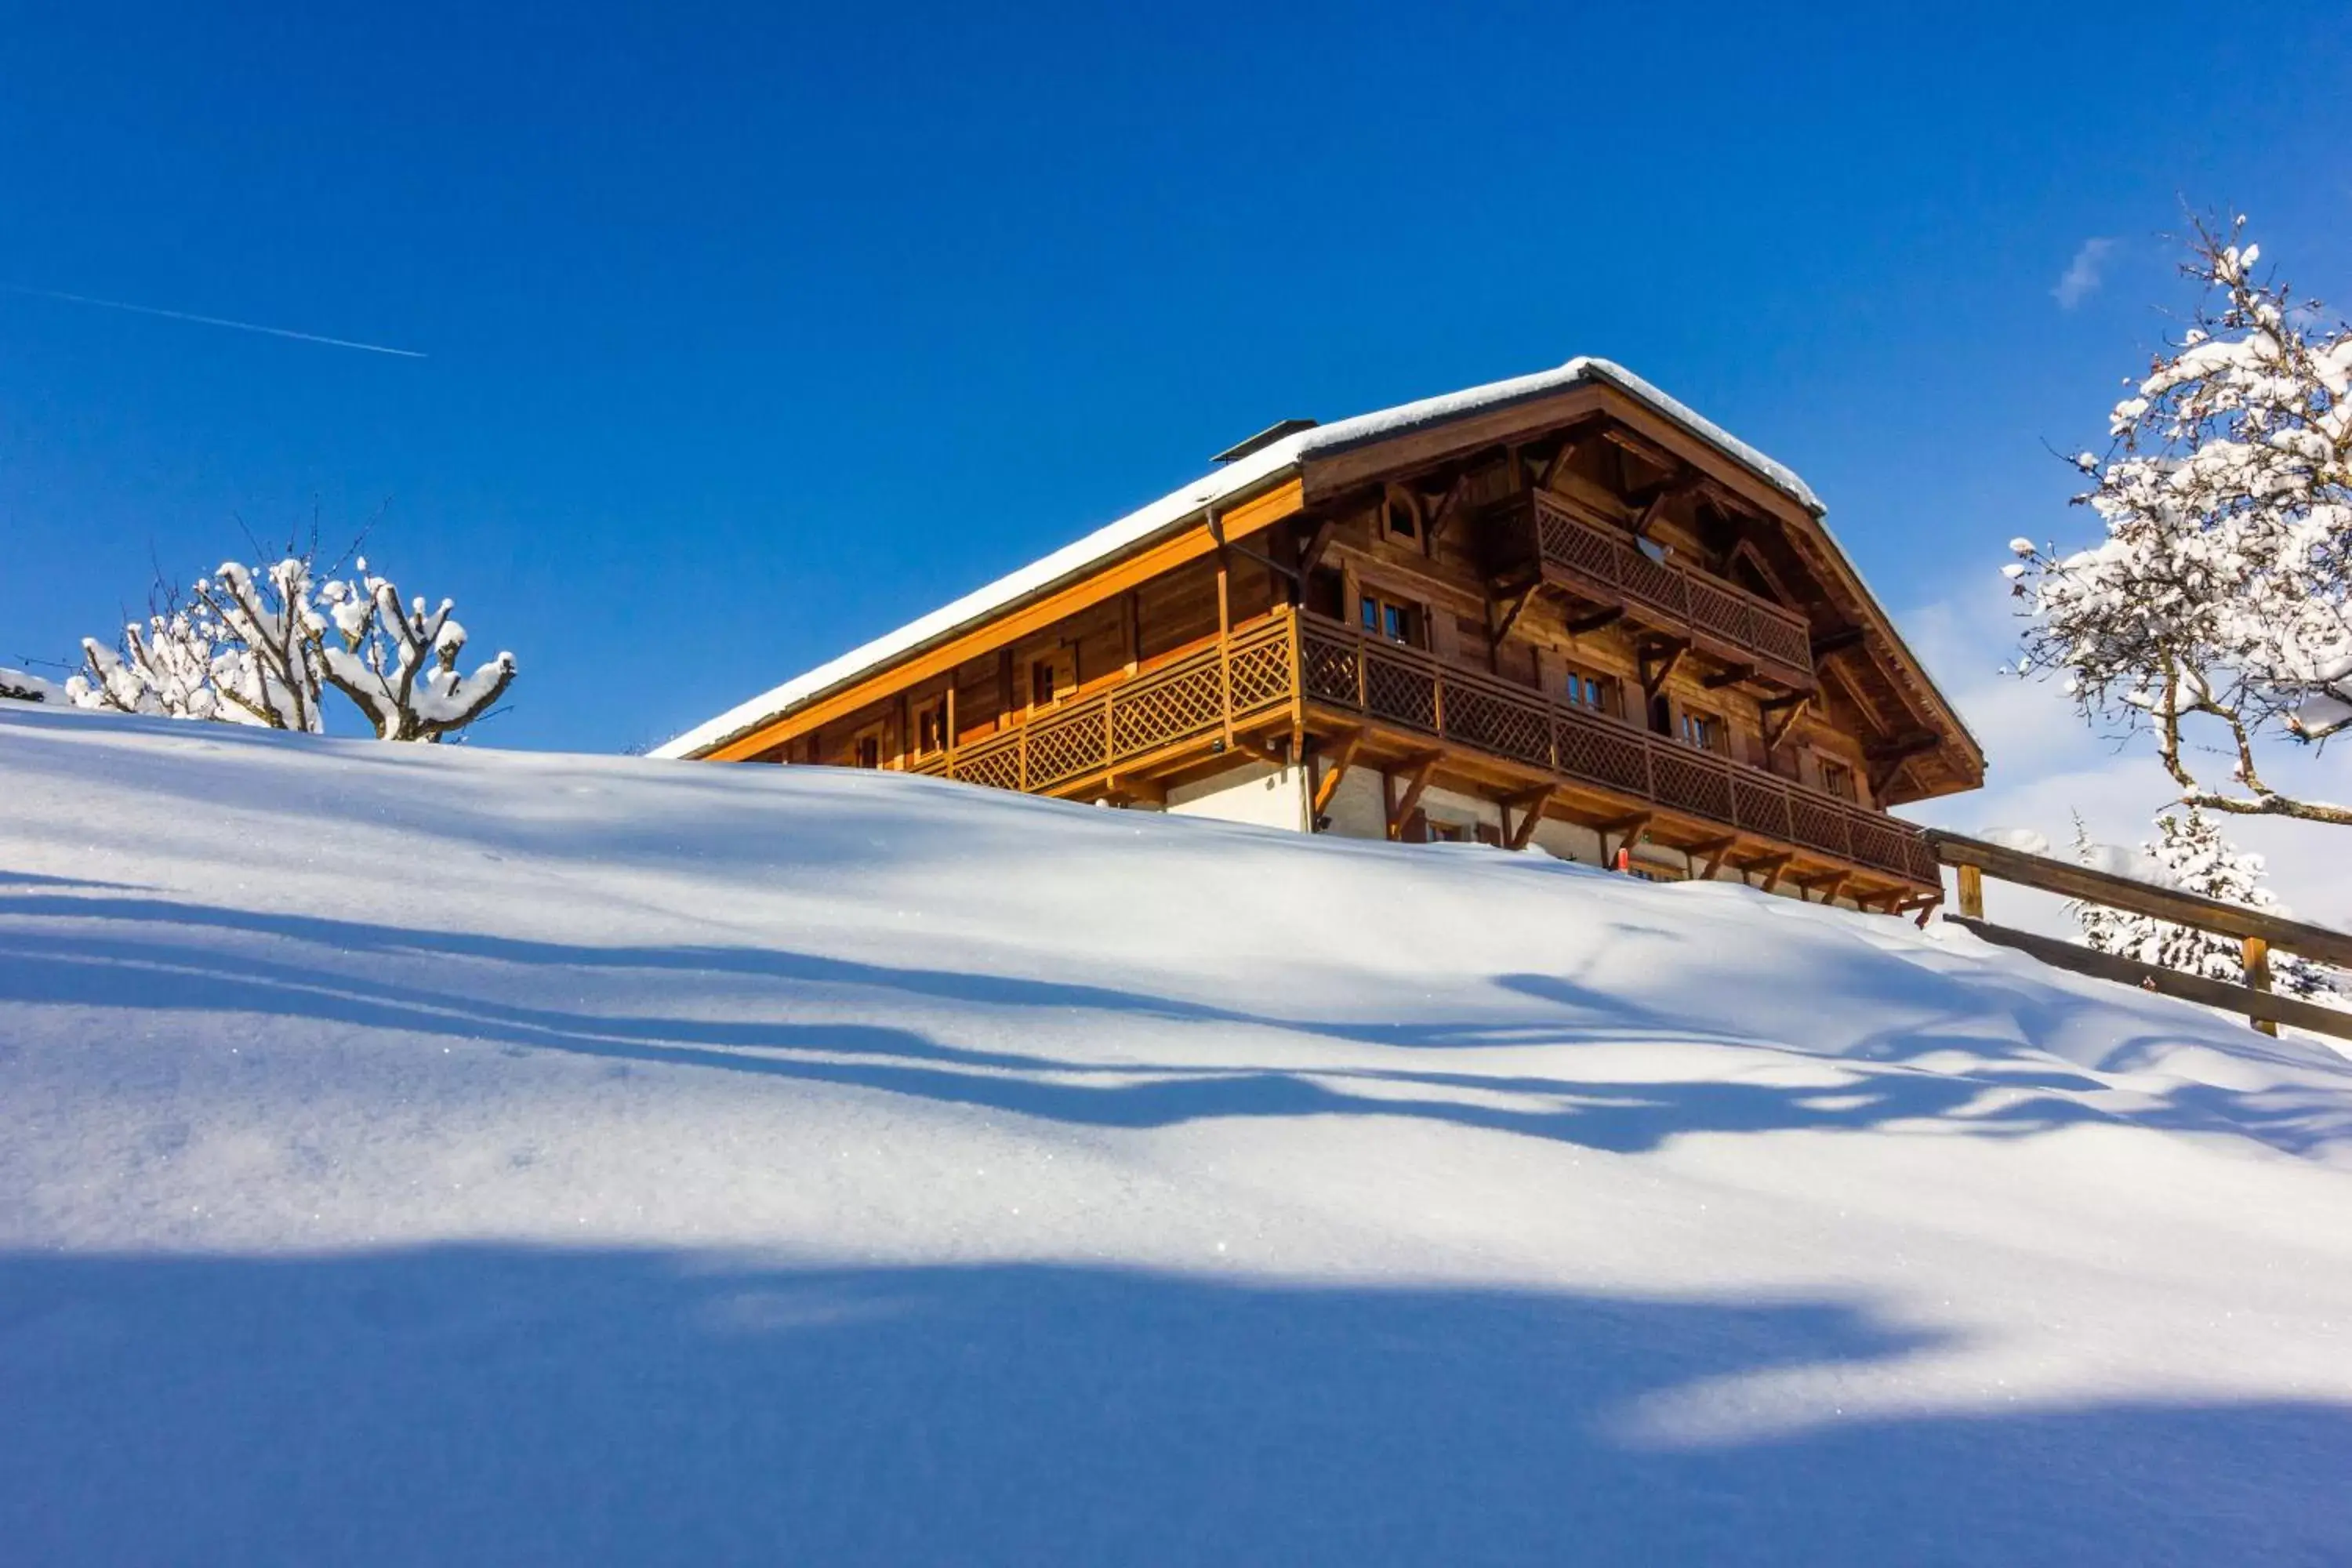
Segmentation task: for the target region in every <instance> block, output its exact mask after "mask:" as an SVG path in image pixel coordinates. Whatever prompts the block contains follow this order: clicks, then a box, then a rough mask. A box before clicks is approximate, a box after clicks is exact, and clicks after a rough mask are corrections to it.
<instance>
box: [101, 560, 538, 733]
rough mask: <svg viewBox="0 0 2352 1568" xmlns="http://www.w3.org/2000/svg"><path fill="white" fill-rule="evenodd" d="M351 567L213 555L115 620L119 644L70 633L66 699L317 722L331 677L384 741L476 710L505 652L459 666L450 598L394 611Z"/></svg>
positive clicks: (396, 603)
mask: <svg viewBox="0 0 2352 1568" xmlns="http://www.w3.org/2000/svg"><path fill="white" fill-rule="evenodd" d="M357 566H358V570H359V572H360V576H359V577H358V578H357V579H353V580H343V579H338V578H329V579H328V580H327V581H326V582H324V583H318V582H316V581H315V580H314V574H313V569H312V566H311V563H310V556H308V555H297V554H293V553H291V552H289V554H287V555H286V556H285V557H284V558H283V559H281V560H280V561H278V563H277V564H275V565H273V566H270V567H268V568H267V569H265V570H263V571H261V572H259V573H256V572H254V571H252V570H250V569H248V568H247V567H246V566H245V565H243V564H241V563H237V562H235V561H225V562H223V563H221V565H220V568H219V569H218V570H217V571H215V572H214V573H213V574H211V575H209V576H207V577H205V578H204V579H202V580H201V581H199V582H198V583H197V584H196V585H195V588H194V591H193V593H192V594H191V595H190V596H189V598H188V601H187V602H186V603H185V604H182V603H181V602H180V599H179V595H177V594H176V592H173V591H172V590H169V589H159V590H158V595H157V600H156V602H155V605H153V607H152V613H151V615H150V616H149V617H148V620H147V624H146V625H145V626H143V627H142V626H139V625H136V624H133V625H132V626H128V627H126V628H125V629H124V632H123V636H122V640H121V646H120V647H116V648H108V647H102V646H101V645H100V644H99V643H97V642H96V641H94V640H86V641H85V642H84V643H83V645H82V647H83V658H84V661H85V664H86V666H87V674H85V675H80V676H77V677H75V678H74V679H72V680H71V681H69V682H68V683H67V695H68V700H71V701H73V702H74V703H76V704H78V705H79V706H81V707H85V708H108V709H112V710H116V711H118V712H124V713H157V714H163V715H166V716H168V717H171V718H177V719H216V720H223V721H229V722H232V723H240V724H256V725H264V726H267V727H268V728H270V729H274V730H300V731H311V732H317V731H321V730H323V729H324V728H325V722H324V718H323V715H322V713H321V711H320V697H321V695H322V693H323V692H324V691H325V690H326V689H328V688H332V689H335V690H337V691H340V692H341V693H342V694H343V695H344V696H346V697H348V698H350V699H351V700H352V704H353V705H354V706H355V707H357V708H358V709H359V710H360V712H361V715H362V717H364V718H365V719H366V720H367V721H368V725H369V727H370V728H371V729H373V731H375V733H376V735H377V736H378V737H379V738H380V739H383V740H387V741H438V740H440V739H441V738H442V737H443V736H444V735H446V734H449V733H451V732H452V731H457V730H461V729H463V728H465V727H466V726H467V725H468V724H470V723H472V722H473V721H475V720H477V719H478V718H480V717H481V716H482V715H483V714H484V713H486V712H488V710H490V708H491V707H492V706H493V705H494V704H495V703H496V702H497V701H498V700H499V698H500V697H501V696H503V695H504V694H505V692H506V689H507V688H508V687H509V685H511V684H512V683H513V680H514V676H515V660H514V656H513V655H512V654H510V653H504V652H501V653H500V654H499V656H498V657H497V658H493V659H491V660H489V661H488V663H486V664H483V665H481V666H480V667H479V668H476V669H475V670H474V671H473V672H472V673H470V674H467V673H465V672H462V671H461V670H459V668H457V661H458V658H459V657H460V656H461V655H462V654H463V653H464V652H465V647H466V629H465V627H463V626H460V625H458V623H457V621H456V620H455V619H454V618H453V617H452V616H451V611H452V609H453V608H454V606H453V605H451V603H450V602H449V601H448V600H446V599H445V600H443V601H442V602H441V604H440V605H439V607H438V608H436V609H433V610H429V611H428V610H427V609H426V608H425V601H424V600H423V599H421V598H420V599H417V600H415V601H414V603H413V604H412V605H410V607H409V608H407V609H405V610H404V609H403V608H402V606H401V598H400V590H399V589H398V588H397V587H395V586H394V584H392V583H390V582H388V581H386V580H385V579H383V578H382V577H377V576H373V575H371V574H369V573H368V570H367V562H366V560H365V559H364V558H362V559H361V560H360V561H359V562H358V563H357Z"/></svg>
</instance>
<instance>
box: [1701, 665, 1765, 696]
mask: <svg viewBox="0 0 2352 1568" xmlns="http://www.w3.org/2000/svg"><path fill="white" fill-rule="evenodd" d="M1753 679H1756V667H1755V666H1754V665H1752V664H1735V665H1733V666H1731V667H1730V668H1727V669H1722V670H1718V671H1717V672H1716V673H1715V674H1713V675H1710V676H1708V677H1707V678H1706V679H1704V680H1702V681H1700V682H1699V684H1700V685H1701V686H1704V687H1706V689H1708V690H1709V691H1720V690H1722V689H1724V688H1725V687H1727V686H1738V685H1739V684H1740V683H1741V682H1742V681H1748V680H1753Z"/></svg>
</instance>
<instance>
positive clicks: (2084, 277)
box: [2050, 239, 2116, 310]
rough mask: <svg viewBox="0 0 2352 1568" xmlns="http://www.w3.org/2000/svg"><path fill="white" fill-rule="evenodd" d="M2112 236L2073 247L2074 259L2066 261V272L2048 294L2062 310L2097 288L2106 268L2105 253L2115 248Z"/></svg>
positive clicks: (2075, 303) (2084, 297)
mask: <svg viewBox="0 0 2352 1568" xmlns="http://www.w3.org/2000/svg"><path fill="white" fill-rule="evenodd" d="M2115 247H2116V242H2115V241H2114V240H2112V239H2086V240H2084V242H2083V243H2082V245H2081V246H2080V247H2077V248H2076V250H2075V252H2074V260H2072V261H2070V262H2068V263H2067V264H2066V271H2065V275H2064V276H2063V277H2062V278H2060V279H2058V286H2057V287H2056V288H2054V289H2051V290H2050V297H2051V298H2052V299H2053V300H2057V301H2058V308H2059V309H2060V310H2073V309H2074V307H2075V306H2077V305H2079V304H2081V303H2082V302H2083V301H2084V300H2087V299H2089V298H2090V297H2091V296H2092V295H2094V294H2095V293H2097V292H2098V291H2099V284H2100V283H2101V281H2103V280H2104V278H2105V273H2106V268H2107V254H2108V253H2109V252H2110V251H2112V250H2114V249H2115Z"/></svg>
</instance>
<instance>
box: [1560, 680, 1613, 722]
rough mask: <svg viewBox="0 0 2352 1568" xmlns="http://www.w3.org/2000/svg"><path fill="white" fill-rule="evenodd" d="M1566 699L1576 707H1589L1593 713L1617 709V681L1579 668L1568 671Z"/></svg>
mask: <svg viewBox="0 0 2352 1568" xmlns="http://www.w3.org/2000/svg"><path fill="white" fill-rule="evenodd" d="M1568 700H1569V701H1570V704H1572V705H1573V706H1575V707H1578V708H1590V709H1591V710H1592V711H1594V712H1595V713H1614V712H1616V711H1617V683H1616V682H1615V681H1613V680H1612V679H1609V678H1608V677H1607V676H1605V675H1588V674H1586V673H1585V672H1584V671H1582V670H1580V669H1571V670H1570V671H1569V672H1568Z"/></svg>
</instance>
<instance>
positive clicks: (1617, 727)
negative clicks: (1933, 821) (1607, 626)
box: [1299, 618, 1937, 884]
mask: <svg viewBox="0 0 2352 1568" xmlns="http://www.w3.org/2000/svg"><path fill="white" fill-rule="evenodd" d="M1300 636H1301V643H1300V657H1299V666H1300V672H1301V676H1302V679H1303V680H1304V682H1305V686H1306V696H1307V700H1308V701H1309V702H1314V703H1318V704H1322V705H1325V706H1328V707H1336V708H1344V709H1349V710H1353V711H1356V712H1360V713H1362V714H1364V715H1365V716H1366V717H1367V718H1371V719H1377V720H1381V721H1384V722H1386V723H1389V724H1392V725H1396V726H1399V727H1401V728H1403V729H1407V730H1415V731H1421V732H1423V733H1424V734H1428V735H1431V736H1434V737H1436V738H1438V739H1441V740H1444V741H1450V742H1454V743H1456V744H1458V745H1463V746H1466V747H1470V748H1472V749H1474V750H1476V751H1481V752H1488V753H1490V754H1492V755H1495V756H1498V757H1507V758H1509V759H1510V760H1512V761H1514V762H1518V763H1526V764H1528V766H1530V767H1537V768H1542V769H1545V770H1547V771H1548V772H1550V773H1557V774H1560V775H1562V776H1564V777H1566V778H1569V779H1572V780H1575V781H1578V782H1580V783H1584V784H1597V785H1600V786H1601V787H1602V788H1604V789H1608V790H1611V791H1613V792H1615V793H1616V794H1619V795H1630V796H1633V798H1635V799H1638V800H1641V801H1644V802H1647V803H1649V804H1651V805H1656V806H1659V807H1662V808H1664V809H1665V810H1668V811H1674V812H1679V813H1681V814H1683V815H1684V816H1696V817H1701V818H1704V819H1706V821H1708V822H1715V823H1721V824H1724V825H1725V826H1730V827H1736V828H1738V829H1739V830H1740V831H1742V832H1744V833H1749V834H1753V835H1755V836H1756V837H1760V838H1770V839H1776V840H1778V841H1779V842H1780V843H1783V844H1789V845H1793V846H1796V847H1800V848H1804V849H1811V850H1817V851H1819V852H1821V853H1822V854H1825V855H1830V856H1833V857H1835V858H1839V859H1843V860H1849V861H1852V862H1853V863H1854V864H1856V865H1860V866H1867V867H1870V868H1874V869H1875V870H1881V871H1888V872H1892V873H1894V874H1895V875H1897V876H1901V877H1905V878H1907V879H1911V880H1913V881H1916V882H1922V883H1930V884H1932V883H1934V882H1935V881H1936V880H1937V869H1936V858H1935V855H1934V854H1933V852H1932V851H1930V850H1929V849H1928V847H1927V844H1926V842H1925V841H1924V840H1923V839H1922V838H1921V837H1920V835H1919V830H1918V829H1917V828H1916V827H1913V826H1911V825H1910V824H1908V823H1906V822H1899V821H1897V820H1895V818H1893V817H1890V816H1885V815H1884V814H1883V813H1880V812H1875V811H1871V810H1868V809H1866V808H1864V807H1863V806H1861V805H1857V804H1855V803H1854V802H1852V801H1848V800H1844V799H1842V798H1840V797H1839V796H1837V795H1829V794H1826V793H1825V792H1823V791H1821V790H1817V789H1812V788H1810V787H1808V786H1806V785H1804V784H1795V783H1792V782H1790V780H1788V779H1784V778H1781V777H1780V775H1778V774H1777V773H1766V772H1764V771H1763V770H1762V769H1760V768H1752V767H1748V766H1747V765H1746V764H1744V763H1735V762H1733V761H1731V760H1730V759H1729V758H1727V757H1719V756H1716V755H1714V754H1712V753H1710V752H1702V751H1699V750H1697V749H1696V748H1694V747H1691V746H1686V745H1682V744H1679V743H1677V742H1674V741H1670V740H1667V739H1666V738H1664V736H1659V735H1653V734H1651V733H1649V732H1648V731H1644V730H1640V729H1636V728H1635V727H1633V725H1631V724H1627V723H1624V722H1622V721H1618V720H1614V719H1610V718H1606V717H1604V716H1602V715H1601V714H1597V713H1593V712H1591V711H1589V710H1585V709H1581V708H1576V707H1572V706H1570V705H1568V704H1565V703H1559V702H1553V701H1551V700H1549V699H1548V698H1546V697H1544V696H1543V695H1542V694H1541V693H1538V692H1534V691H1530V690H1528V689H1526V688H1525V687H1520V686H1513V685H1511V684H1509V683H1508V682H1506V681H1501V680H1497V679H1494V678H1492V677H1490V676H1486V675H1480V674H1477V673H1475V672H1473V671H1470V670H1465V669H1458V668H1454V667H1453V666H1451V665H1448V664H1444V663H1443V662H1441V661H1440V660H1438V659H1435V658H1432V657H1430V656H1429V655H1428V654H1425V653H1423V652H1421V651H1420V650H1418V649H1415V648H1409V647H1402V646H1400V645H1398V644H1395V643H1390V642H1384V641H1381V640H1377V639H1374V638H1370V637H1364V636H1363V635H1361V634H1360V633H1359V632H1357V631H1355V630H1354V629H1352V628H1350V627H1348V626H1339V625H1337V624H1334V623H1328V622H1324V621H1321V620H1319V619H1316V618H1309V619H1306V620H1303V621H1302V622H1301V633H1300Z"/></svg>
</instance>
